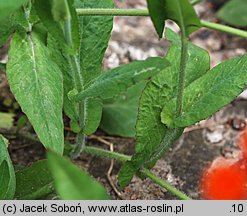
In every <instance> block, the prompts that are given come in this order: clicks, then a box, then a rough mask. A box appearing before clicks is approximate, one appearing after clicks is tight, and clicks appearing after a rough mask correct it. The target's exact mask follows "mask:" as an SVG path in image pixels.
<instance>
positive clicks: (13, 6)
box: [0, 0, 27, 21]
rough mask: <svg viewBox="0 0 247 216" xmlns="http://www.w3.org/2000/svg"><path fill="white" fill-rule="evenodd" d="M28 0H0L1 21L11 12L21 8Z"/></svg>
mask: <svg viewBox="0 0 247 216" xmlns="http://www.w3.org/2000/svg"><path fill="white" fill-rule="evenodd" d="M26 2H27V0H18V1H16V0H8V1H4V0H3V1H0V21H2V20H3V19H5V18H6V17H8V16H9V15H10V14H11V13H13V12H14V11H16V10H17V9H18V8H20V7H21V6H22V5H23V4H25V3H26Z"/></svg>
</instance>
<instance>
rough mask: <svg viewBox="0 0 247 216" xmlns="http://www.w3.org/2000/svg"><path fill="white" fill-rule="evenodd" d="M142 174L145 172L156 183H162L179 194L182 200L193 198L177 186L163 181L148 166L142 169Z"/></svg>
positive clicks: (162, 185) (172, 191)
mask: <svg viewBox="0 0 247 216" xmlns="http://www.w3.org/2000/svg"><path fill="white" fill-rule="evenodd" d="M141 172H142V174H144V175H145V176H146V177H149V178H150V179H151V180H152V181H153V182H154V183H156V184H158V185H160V186H161V187H163V188H165V189H166V190H167V191H169V192H170V193H172V194H173V195H175V196H177V197H178V198H180V199H181V200H191V199H192V198H190V197H189V196H187V195H186V194H184V193H183V192H181V191H179V190H177V189H176V188H175V187H173V186H171V185H170V184H169V183H167V182H165V181H163V180H162V179H161V178H159V177H157V176H156V175H155V174H153V173H152V172H151V171H150V170H148V169H146V168H142V169H141Z"/></svg>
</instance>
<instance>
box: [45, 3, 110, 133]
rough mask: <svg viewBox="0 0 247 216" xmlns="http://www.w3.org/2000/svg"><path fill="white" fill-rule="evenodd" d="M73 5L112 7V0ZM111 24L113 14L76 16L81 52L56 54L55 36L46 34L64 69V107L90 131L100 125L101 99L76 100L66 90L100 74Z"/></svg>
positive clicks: (57, 60) (78, 89) (74, 119)
mask: <svg viewBox="0 0 247 216" xmlns="http://www.w3.org/2000/svg"><path fill="white" fill-rule="evenodd" d="M75 5H76V7H80V8H82V7H85V8H111V7H112V6H113V3H112V0H106V1H84V0H81V1H80V0H76V1H75ZM112 26H113V18H112V17H107V16H106V17H79V27H80V37H78V38H80V49H79V50H80V52H79V53H78V55H67V56H66V55H62V54H61V53H60V54H59V52H60V51H59V50H58V49H57V46H58V45H57V44H56V42H55V40H54V39H51V37H48V46H49V47H50V50H51V53H52V58H53V59H54V61H55V62H56V63H57V64H58V65H59V67H60V68H61V70H62V71H63V76H64V111H65V113H66V115H68V116H69V118H70V119H71V122H72V125H74V126H76V127H80V128H81V129H83V133H86V134H91V133H93V132H94V131H95V130H96V129H97V127H98V126H99V122H100V119H101V114H102V102H101V101H100V100H99V99H93V98H87V99H86V100H85V101H82V102H80V103H75V102H73V101H70V100H69V99H68V96H67V94H68V92H69V91H71V90H73V88H75V89H77V91H81V90H82V89H83V88H84V85H86V84H87V83H88V82H89V81H91V80H92V79H94V78H96V77H98V76H99V75H100V74H101V67H102V61H103V57H104V53H105V50H106V48H107V46H108V41H109V39H110V33H111V30H112ZM49 38H50V39H49ZM95 41H96V42H97V43H95ZM84 111H86V112H84ZM79 113H80V114H79ZM82 114H83V115H84V117H83V121H82V120H79V118H80V116H82ZM90 118H91V119H93V121H91V120H90ZM79 124H80V126H79Z"/></svg>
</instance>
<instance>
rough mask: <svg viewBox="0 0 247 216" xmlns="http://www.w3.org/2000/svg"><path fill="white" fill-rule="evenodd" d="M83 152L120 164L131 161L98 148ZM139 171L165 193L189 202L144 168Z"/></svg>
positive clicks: (179, 192)
mask: <svg viewBox="0 0 247 216" xmlns="http://www.w3.org/2000/svg"><path fill="white" fill-rule="evenodd" d="M83 152H85V153H88V154H91V155H96V156H99V157H103V158H109V159H114V160H117V161H120V162H126V161H128V160H130V159H131V156H127V155H124V154H120V153H116V152H111V151H108V150H104V149H100V148H96V147H88V146H85V148H84V149H83ZM140 171H141V173H142V174H143V175H144V176H146V177H148V178H150V179H151V180H152V181H153V182H154V183H156V184H158V185H160V186H161V187H163V188H165V189H166V190H167V191H169V192H170V193H172V194H173V195H175V196H177V197H178V198H180V199H182V200H191V198H190V197H188V196H187V195H185V194H184V193H183V192H181V191H179V190H177V189H176V188H175V187H173V186H172V185H170V184H169V183H167V182H165V181H164V180H162V179H161V178H159V177H157V176H156V175H155V174H153V173H152V172H151V171H150V170H148V169H146V168H142V169H141V170H140Z"/></svg>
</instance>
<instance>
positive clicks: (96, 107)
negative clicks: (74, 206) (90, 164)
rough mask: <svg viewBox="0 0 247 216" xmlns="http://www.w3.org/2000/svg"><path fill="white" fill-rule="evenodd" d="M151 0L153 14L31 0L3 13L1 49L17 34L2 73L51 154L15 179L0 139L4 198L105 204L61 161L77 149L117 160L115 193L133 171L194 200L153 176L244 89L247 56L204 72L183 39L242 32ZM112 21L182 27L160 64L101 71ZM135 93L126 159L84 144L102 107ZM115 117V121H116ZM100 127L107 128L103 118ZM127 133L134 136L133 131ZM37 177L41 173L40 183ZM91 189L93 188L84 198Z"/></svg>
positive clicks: (202, 57) (180, 2) (76, 1)
mask: <svg viewBox="0 0 247 216" xmlns="http://www.w3.org/2000/svg"><path fill="white" fill-rule="evenodd" d="M196 2H198V1H196ZM196 2H193V3H196ZM147 3H148V8H149V11H148V10H135V9H134V10H132V9H123V10H118V9H114V8H113V3H112V0H102V1H93V0H62V1H61V0H47V1H41V0H32V1H31V0H30V1H24V3H23V4H21V5H22V6H21V5H20V7H17V5H12V7H11V10H9V12H8V16H6V17H0V18H1V19H2V24H0V27H1V26H3V28H2V27H1V28H0V29H1V31H0V36H1V38H0V45H3V44H5V43H6V41H7V39H8V38H9V36H10V35H11V34H12V33H13V36H12V39H11V45H10V50H9V61H8V63H7V69H6V71H7V72H6V73H7V76H8V81H9V84H10V88H11V90H12V92H13V94H14V96H15V98H16V100H17V101H18V103H19V104H20V106H21V108H22V110H23V112H24V113H25V114H26V115H27V117H28V119H29V121H30V123H31V124H32V126H33V128H34V130H35V132H36V134H37V136H38V138H39V140H40V142H41V143H42V144H43V145H44V146H45V147H46V148H47V149H48V162H47V161H46V160H45V161H40V162H37V163H35V164H33V165H32V166H31V167H29V168H23V169H16V170H15V173H14V169H13V166H12V164H11V161H10V159H9V155H8V153H7V146H6V141H5V140H4V138H1V140H0V147H1V151H0V156H1V157H0V169H1V172H0V178H1V179H3V182H4V184H2V185H1V187H2V188H3V189H2V190H1V191H4V193H3V194H2V193H0V198H1V199H5V198H8V199H13V198H16V199H37V198H47V197H49V195H52V194H59V198H61V199H107V198H108V196H107V195H106V192H105V191H104V189H103V188H102V186H100V185H99V184H98V183H97V182H95V180H92V178H91V177H89V176H88V175H87V174H85V173H84V172H83V171H81V170H80V169H79V168H77V167H75V165H73V164H72V162H69V161H68V160H66V159H64V158H63V157H62V154H63V153H64V154H65V156H70V157H71V158H76V157H77V156H79V155H80V154H81V152H85V153H89V154H92V155H96V156H100V157H107V158H109V159H115V160H118V161H120V162H122V163H123V166H122V168H121V170H120V174H119V183H120V186H121V188H124V187H125V186H126V185H127V184H128V183H129V182H130V181H131V179H132V177H133V176H134V175H135V174H136V175H138V176H140V177H141V178H144V177H149V178H151V179H152V180H153V181H154V182H156V183H157V184H159V185H161V186H162V187H165V188H166V189H167V190H168V191H170V192H171V193H173V194H175V195H177V196H178V197H179V198H181V199H190V198H189V197H188V196H186V195H185V194H183V193H182V192H180V191H178V190H176V189H175V188H173V187H172V186H171V185H169V184H168V183H166V182H165V181H163V180H161V179H159V178H158V177H156V176H155V175H154V174H153V173H152V172H151V171H150V169H151V168H152V167H153V166H154V165H155V163H156V161H157V160H158V159H159V158H160V157H161V156H162V154H163V153H164V152H165V151H166V150H167V149H168V148H169V147H170V146H171V145H172V144H173V143H174V142H175V141H176V140H177V139H178V138H179V137H180V136H181V134H182V133H183V130H184V127H186V126H190V125H192V124H194V123H196V122H198V121H200V120H202V119H205V118H207V117H209V116H210V115H212V114H213V113H214V112H216V111H217V110H218V109H220V108H221V107H223V106H224V105H226V104H227V103H229V102H231V101H232V100H233V99H234V97H236V96H237V95H238V94H239V93H240V92H241V91H242V89H243V88H244V86H245V85H246V84H247V75H246V71H247V55H244V56H242V57H240V58H237V59H231V60H228V61H225V62H223V63H221V64H220V65H218V66H217V67H215V68H213V69H212V70H210V65H209V56H208V54H207V52H206V51H204V50H203V49H201V48H198V47H196V46H195V45H193V44H192V43H190V42H189V35H190V34H191V33H192V32H194V31H196V30H198V29H199V28H200V27H202V26H205V27H209V28H212V29H217V30H220V31H224V32H227V33H230V34H235V35H238V36H242V37H245V38H247V33H246V32H245V31H242V30H238V29H234V28H231V27H227V26H223V25H219V24H214V23H210V22H206V21H201V20H199V18H198V17H197V15H196V13H195V11H194V9H193V7H192V5H191V4H190V2H189V1H188V0H157V1H152V0H148V1H147ZM17 8H18V9H17ZM76 8H77V9H76ZM12 11H15V12H14V13H12ZM149 13H150V14H149ZM114 15H116V16H118V15H119V16H121V15H131V16H149V15H150V16H151V18H152V21H153V23H154V26H155V28H156V31H157V33H158V35H159V37H160V38H161V37H163V32H164V21H165V20H167V19H171V20H173V21H175V22H176V23H177V24H178V25H179V27H180V29H181V37H179V36H178V35H177V34H175V33H174V32H172V31H171V30H169V29H166V38H167V39H168V40H169V41H170V42H171V46H170V49H169V51H168V54H167V55H166V56H165V57H156V58H150V59H147V60H144V61H136V62H132V63H130V64H126V65H122V66H120V67H118V68H115V69H112V70H109V71H107V72H102V69H101V64H102V60H103V56H104V53H105V50H106V48H107V44H108V41H109V38H110V33H111V29H112V22H113V19H112V17H113V16H114ZM6 24H7V25H6ZM3 29H4V30H3ZM177 56H180V58H177ZM209 70H210V72H209ZM129 88H130V89H129ZM131 88H138V89H139V91H137V92H139V93H138V94H137V95H135V96H133V98H134V101H135V104H136V103H137V102H138V100H139V97H140V101H139V109H138V114H137V110H136V114H137V122H136V141H137V144H136V152H135V154H134V155H133V156H132V157H130V156H126V155H122V154H119V153H116V152H110V151H106V150H103V149H100V148H95V147H90V146H87V145H86V136H87V135H90V134H92V133H94V132H95V131H96V129H97V128H98V127H99V125H100V121H101V116H102V110H103V107H104V109H106V108H107V104H111V103H112V104H115V105H116V104H117V103H121V99H116V96H118V97H121V94H129V95H131V94H132V95H133V92H132V93H131ZM142 90H143V91H142ZM135 91H136V90H135ZM139 94H141V96H140V95H139ZM119 95H120V96H119ZM119 100H120V101H119ZM129 103H131V102H129ZM135 106H136V105H135ZM108 109H109V108H108ZM118 109H119V108H117V109H115V111H114V112H117V111H118ZM62 111H64V113H65V114H66V115H67V116H68V117H69V118H70V121H71V129H72V130H73V131H74V132H76V133H77V141H76V144H75V145H74V146H70V145H69V148H71V149H72V150H71V151H69V153H68V152H67V151H66V152H65V151H64V134H63V118H62ZM110 112H112V111H110ZM136 114H135V115H136ZM107 118H108V119H109V118H111V117H109V115H108V117H107ZM116 119H117V120H118V121H121V118H120V117H117V118H116ZM132 124H133V123H132ZM101 127H104V128H107V127H108V128H109V126H106V123H104V120H103V121H102V123H101ZM110 130H112V129H110ZM120 130H126V129H125V128H123V129H120ZM113 133H117V134H119V133H121V132H119V131H118V132H113ZM123 134H124V135H125V134H128V135H127V136H129V134H130V136H133V133H131V132H129V131H127V132H125V131H124V132H123ZM25 136H27V135H25ZM28 137H29V138H30V137H31V139H33V137H32V136H30V135H28ZM35 172H41V173H42V175H41V177H37V176H36V175H35ZM45 176H49V178H46V177H45ZM51 176H52V177H53V178H51ZM43 177H44V179H43V180H42V181H41V180H40V179H41V178H43ZM15 179H16V180H15ZM82 183H83V186H81V184H82ZM27 184H28V187H27V186H26V185H27ZM30 185H32V186H30ZM87 185H91V186H92V189H91V191H90V192H89V191H88V188H87ZM15 188H16V189H15ZM54 188H55V190H54Z"/></svg>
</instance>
